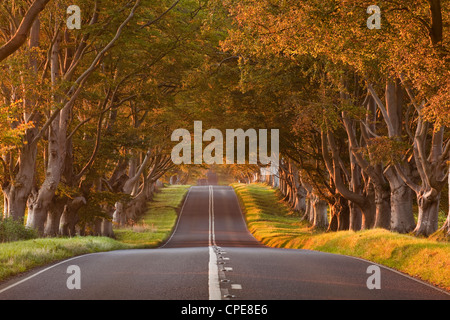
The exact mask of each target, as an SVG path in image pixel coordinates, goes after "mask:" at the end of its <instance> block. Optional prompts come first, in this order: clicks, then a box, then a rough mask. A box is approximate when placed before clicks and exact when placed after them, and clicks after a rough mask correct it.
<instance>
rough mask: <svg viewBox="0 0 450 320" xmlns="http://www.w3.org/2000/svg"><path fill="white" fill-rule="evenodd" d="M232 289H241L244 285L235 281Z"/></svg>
mask: <svg viewBox="0 0 450 320" xmlns="http://www.w3.org/2000/svg"><path fill="white" fill-rule="evenodd" d="M231 289H235V290H241V289H242V286H241V285H240V284H237V283H234V284H232V285H231Z"/></svg>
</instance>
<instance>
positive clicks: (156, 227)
mask: <svg viewBox="0 0 450 320" xmlns="http://www.w3.org/2000/svg"><path fill="white" fill-rule="evenodd" d="M189 187H190V186H188V185H173V186H168V187H166V188H163V189H161V191H160V192H158V193H156V194H155V197H154V198H153V200H152V202H151V203H150V205H149V208H148V210H147V212H146V214H145V215H144V216H143V217H142V219H141V220H140V221H138V222H137V223H136V224H135V225H133V226H129V227H125V228H120V229H115V230H114V234H115V236H116V239H117V240H118V241H120V242H122V243H125V244H129V245H133V246H134V247H135V248H155V247H157V246H159V245H160V244H161V243H162V242H163V241H164V240H165V239H167V238H168V237H169V236H170V234H171V233H172V229H173V227H174V225H175V223H176V221H177V217H178V211H179V210H180V208H181V205H182V203H183V200H184V198H185V196H186V194H187V191H188V189H189Z"/></svg>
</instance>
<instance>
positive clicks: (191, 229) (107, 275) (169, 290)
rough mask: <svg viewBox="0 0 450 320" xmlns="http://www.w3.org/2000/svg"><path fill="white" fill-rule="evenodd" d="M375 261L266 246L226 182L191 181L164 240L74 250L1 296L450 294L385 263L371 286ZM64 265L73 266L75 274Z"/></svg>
mask: <svg viewBox="0 0 450 320" xmlns="http://www.w3.org/2000/svg"><path fill="white" fill-rule="evenodd" d="M372 265H373V263H370V262H368V261H364V260H360V259H356V258H352V257H347V256H342V255H335V254H328V253H321V252H315V251H308V250H289V249H274V248H268V247H265V246H263V245H261V244H260V243H259V242H258V241H257V240H256V239H254V238H253V236H252V235H251V234H250V233H249V231H248V230H247V228H246V225H245V222H244V218H243V216H242V213H241V210H240V208H239V203H238V200H237V197H236V195H235V193H234V191H233V189H232V188H231V187H227V186H196V187H191V188H190V190H189V192H188V194H187V196H186V200H185V202H184V205H183V208H182V210H181V212H180V217H179V219H178V221H177V224H176V227H175V230H174V232H173V233H172V236H171V237H170V238H169V239H168V241H167V242H166V243H165V244H163V245H162V246H161V247H159V248H157V249H148V250H147V249H140V250H119V251H113V252H104V253H94V254H87V255H83V256H78V257H74V258H72V259H69V260H66V261H63V262H59V263H57V264H54V265H51V266H47V267H44V268H40V269H37V270H35V271H33V272H32V273H28V274H26V275H24V276H21V277H16V278H14V279H12V280H11V281H8V282H6V283H3V284H2V285H1V286H0V299H7V300H15V299H21V300H27V299H33V300H35V299H39V300H42V299H52V300H54V299H56V300H65V299H70V300H77V299H82V300H90V299H95V300H110V299H114V300H126V299H133V300H147V299H151V300H220V299H222V300H224V299H225V300H226V299H228V300H303V299H314V300H318V299H358V300H361V299H367V300H372V299H408V300H409V299H427V300H428V299H449V298H450V295H449V294H448V293H446V292H444V291H441V290H438V289H437V288H434V287H432V286H430V285H427V284H425V283H423V282H420V281H417V280H415V279H412V278H410V277H407V276H405V275H403V274H400V273H398V272H395V271H393V270H390V269H388V268H384V267H380V274H379V278H378V279H379V280H380V281H379V284H380V288H379V289H377V288H374V289H369V288H368V286H367V283H368V279H369V278H370V277H371V276H375V275H376V274H375V273H373V274H372V272H370V273H368V269H369V270H371V269H370V268H371V267H370V266H372ZM69 266H75V267H71V268H76V269H77V270H78V271H77V272H75V273H72V272H73V271H71V270H72V269H70V268H69ZM68 271H70V272H69V273H68ZM76 275H78V276H79V277H78V278H73V276H76ZM74 279H75V280H74ZM371 279H372V280H373V279H374V278H371ZM372 280H370V281H369V282H370V283H376V281H375V280H374V281H372ZM75 283H77V284H78V285H79V287H76V286H75V287H74V284H75ZM71 284H72V285H71Z"/></svg>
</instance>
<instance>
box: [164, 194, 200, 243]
mask: <svg viewBox="0 0 450 320" xmlns="http://www.w3.org/2000/svg"><path fill="white" fill-rule="evenodd" d="M191 190H192V187H189V190H188V192H187V194H186V198H184V203H183V206H182V207H181V210H180V214H179V215H178V220H177V224H176V225H175V228H174V229H173V231H172V234H171V235H170V237H169V239H167V241H166V242H164V244H163V245H162V246H159V247H158V249H161V248H164V247H165V246H166V244H168V243H169V242H170V240H172V237H173V235H174V234H175V233H176V231H177V229H178V224H179V223H180V220H181V215H182V214H183V210H184V206H185V205H186V202H187V199H188V198H189V194H190V193H191Z"/></svg>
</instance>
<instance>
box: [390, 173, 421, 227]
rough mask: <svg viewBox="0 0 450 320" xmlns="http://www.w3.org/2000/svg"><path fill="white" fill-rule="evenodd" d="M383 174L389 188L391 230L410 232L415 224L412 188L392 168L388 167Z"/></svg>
mask: <svg viewBox="0 0 450 320" xmlns="http://www.w3.org/2000/svg"><path fill="white" fill-rule="evenodd" d="M384 174H385V176H386V179H387V180H388V181H389V185H390V189H391V230H392V231H395V232H399V233H408V232H411V231H412V230H413V229H414V227H415V226H416V222H415V221H414V215H413V208H412V203H413V201H412V190H411V189H410V188H409V187H408V185H407V184H406V183H405V182H404V181H403V180H402V178H401V177H399V175H398V173H397V171H396V170H395V169H394V168H392V167H390V168H388V169H387V170H386V171H385V173H384Z"/></svg>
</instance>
